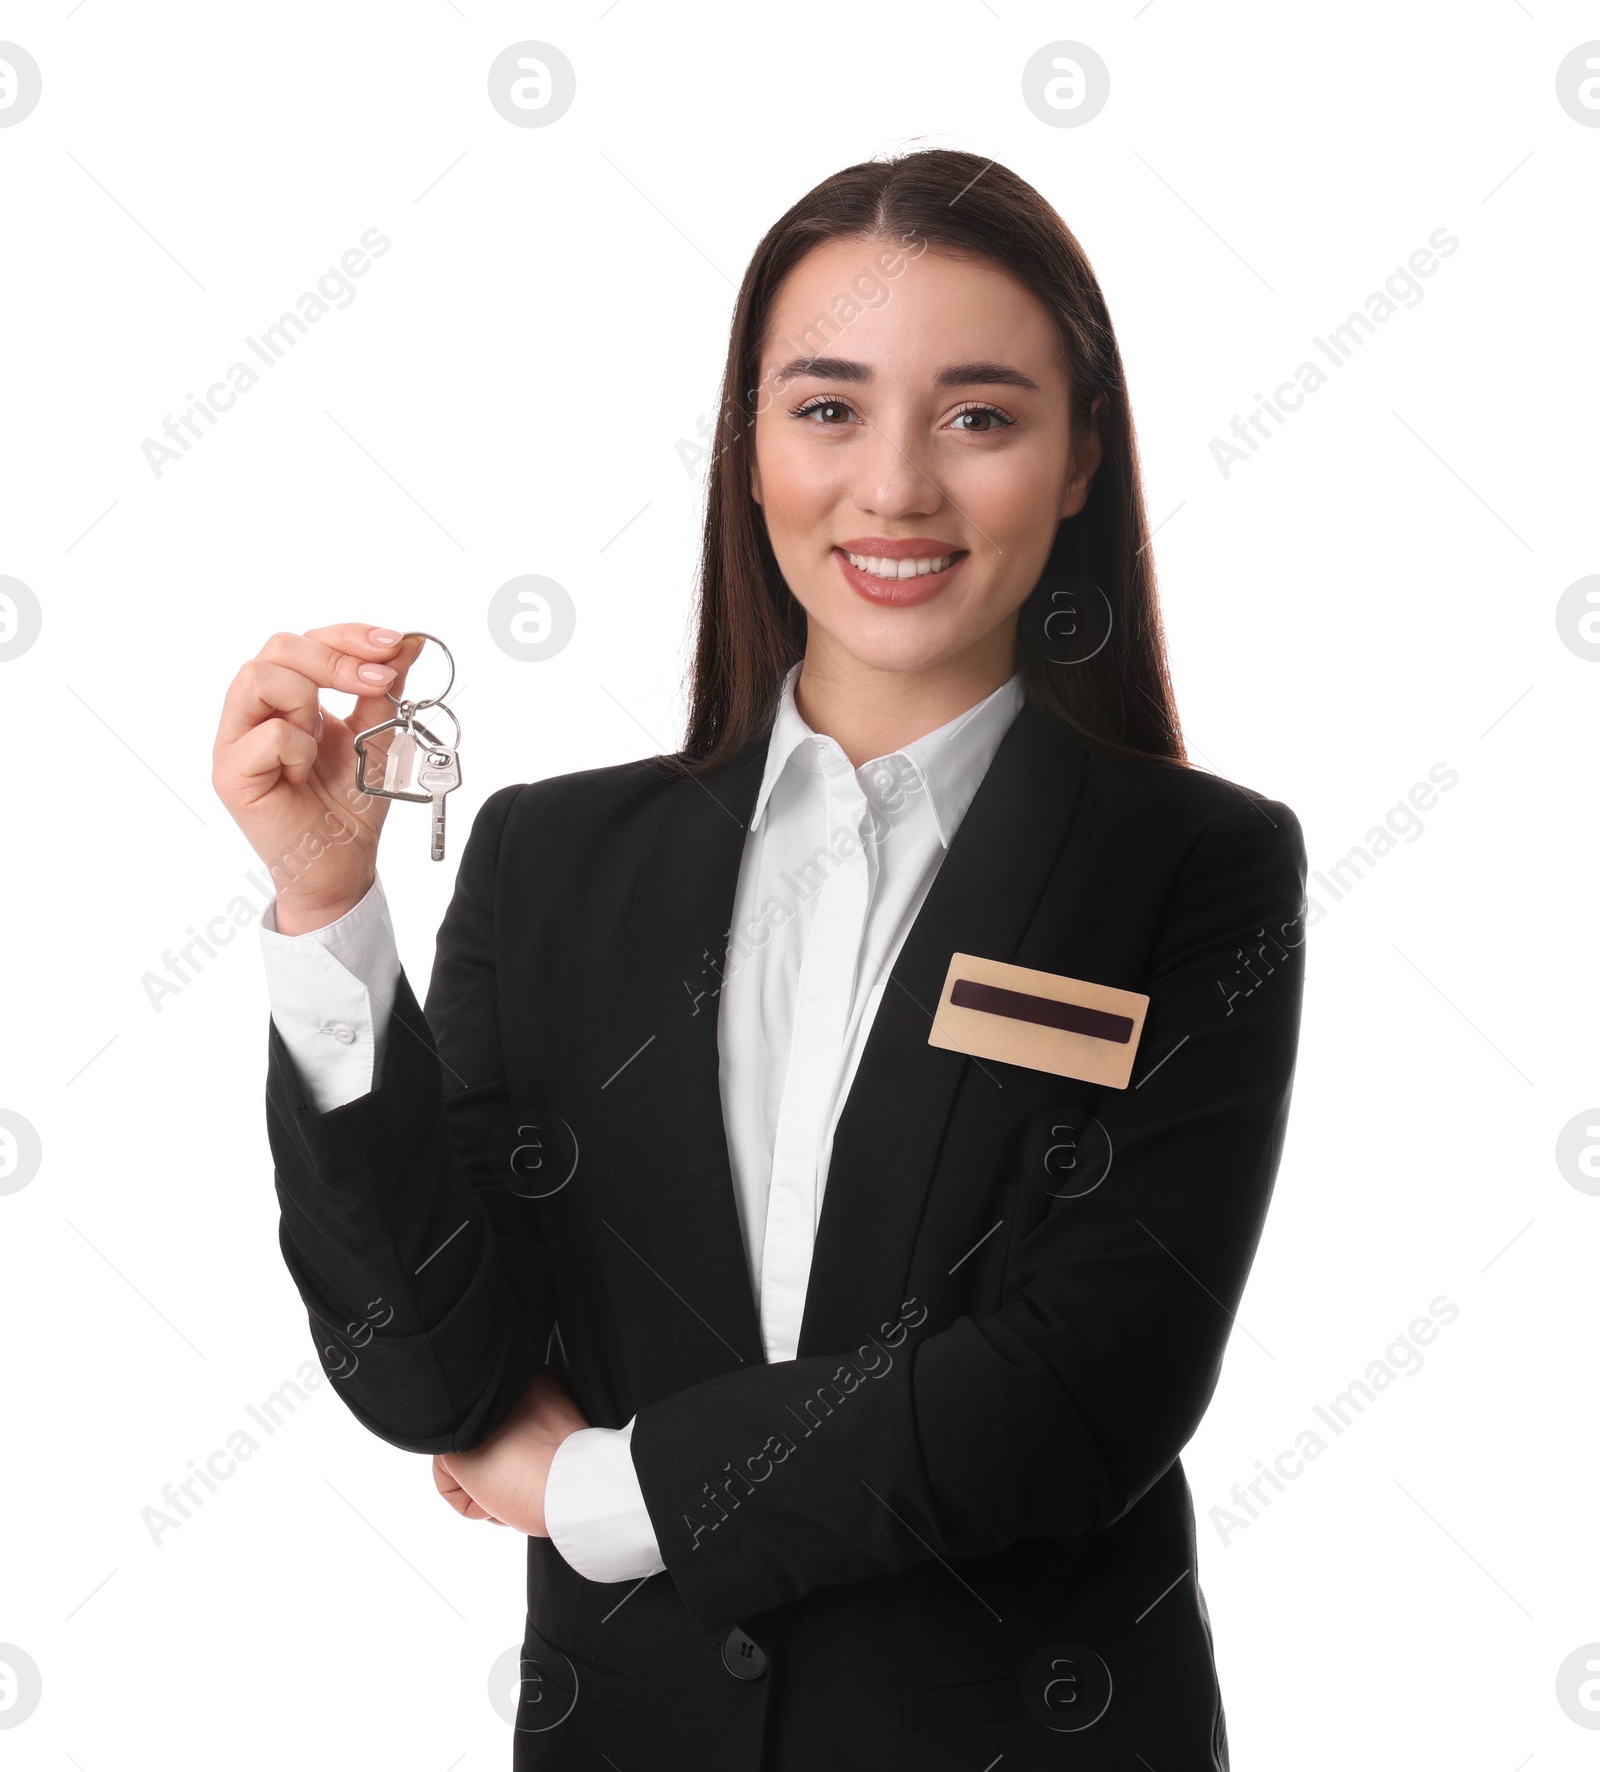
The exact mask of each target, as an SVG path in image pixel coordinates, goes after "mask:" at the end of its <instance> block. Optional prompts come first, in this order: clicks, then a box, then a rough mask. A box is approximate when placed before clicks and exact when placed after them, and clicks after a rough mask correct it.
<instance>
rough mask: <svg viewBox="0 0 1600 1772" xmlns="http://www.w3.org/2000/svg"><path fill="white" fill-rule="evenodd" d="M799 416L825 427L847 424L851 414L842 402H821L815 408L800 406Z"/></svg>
mask: <svg viewBox="0 0 1600 1772" xmlns="http://www.w3.org/2000/svg"><path fill="white" fill-rule="evenodd" d="M799 416H800V417H801V418H814V419H818V420H820V421H821V423H823V424H825V425H843V424H849V422H850V418H851V412H850V408H849V407H848V406H846V405H845V403H844V402H843V401H842V400H823V401H821V402H819V404H817V405H816V406H802V407H801V408H800V412H799Z"/></svg>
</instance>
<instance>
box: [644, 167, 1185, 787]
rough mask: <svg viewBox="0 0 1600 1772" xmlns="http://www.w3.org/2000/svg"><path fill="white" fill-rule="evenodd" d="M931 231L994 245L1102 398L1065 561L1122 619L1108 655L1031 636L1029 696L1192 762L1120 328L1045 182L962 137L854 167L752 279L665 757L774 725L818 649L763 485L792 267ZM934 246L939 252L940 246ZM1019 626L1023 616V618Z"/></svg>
mask: <svg viewBox="0 0 1600 1772" xmlns="http://www.w3.org/2000/svg"><path fill="white" fill-rule="evenodd" d="M851 238H860V239H868V240H870V239H876V238H882V239H886V240H891V241H899V242H901V243H902V245H905V244H906V243H910V242H914V241H915V242H925V243H926V246H934V247H939V246H943V247H948V248H951V249H953V250H955V251H958V252H962V253H968V254H974V255H977V256H980V257H983V258H986V259H989V260H991V261H992V262H994V263H995V264H998V265H1000V266H1002V267H1004V268H1005V269H1006V270H1008V271H1010V272H1011V273H1012V275H1013V276H1015V277H1017V278H1018V279H1019V280H1020V281H1021V282H1022V283H1023V285H1024V286H1025V287H1026V288H1028V289H1030V290H1032V291H1033V293H1034V294H1035V295H1036V296H1038V297H1039V299H1040V300H1041V301H1042V302H1043V303H1044V305H1045V306H1046V308H1048V309H1049V311H1050V313H1051V314H1052V315H1053V316H1054V318H1055V321H1056V324H1057V326H1058V327H1059V328H1060V333H1061V340H1062V345H1063V348H1064V351H1065V357H1066V364H1067V370H1068V375H1069V377H1070V385H1071V389H1072V411H1071V421H1070V422H1071V425H1072V429H1073V433H1074V435H1082V434H1084V433H1085V431H1086V429H1087V426H1088V423H1089V409H1090V406H1091V404H1092V403H1093V401H1094V399H1095V397H1096V396H1097V395H1102V394H1103V395H1104V396H1105V400H1104V404H1103V406H1102V408H1101V412H1100V426H1101V436H1102V439H1103V442H1104V455H1103V458H1102V461H1101V465H1100V468H1099V471H1098V473H1097V474H1096V475H1095V479H1094V484H1093V486H1092V488H1091V490H1090V493H1089V500H1088V503H1087V504H1086V505H1085V507H1084V509H1083V510H1082V511H1081V512H1080V513H1079V514H1078V516H1076V517H1075V518H1072V519H1070V520H1068V521H1067V522H1066V523H1064V524H1062V525H1061V529H1060V532H1059V534H1058V537H1057V544H1056V550H1055V553H1054V555H1053V559H1054V560H1055V561H1056V562H1057V563H1058V564H1059V565H1061V566H1063V567H1065V569H1066V570H1067V571H1070V572H1071V573H1073V574H1075V575H1076V576H1078V577H1080V578H1084V579H1088V580H1089V581H1091V582H1092V583H1093V584H1095V585H1098V586H1099V587H1100V589H1101V590H1102V591H1103V592H1104V593H1105V597H1106V599H1107V601H1108V602H1109V605H1110V618H1111V629H1110V638H1109V640H1108V641H1107V643H1106V644H1105V645H1103V646H1101V647H1100V649H1099V650H1098V651H1097V652H1096V653H1095V654H1094V656H1093V657H1092V658H1090V659H1088V660H1086V661H1084V662H1081V663H1075V664H1056V663H1051V662H1048V661H1047V660H1046V659H1044V658H1043V657H1041V656H1040V654H1039V653H1038V652H1037V651H1035V650H1034V649H1033V648H1031V647H1029V646H1028V645H1026V644H1024V643H1023V641H1022V639H1021V638H1020V633H1019V641H1018V652H1017V667H1018V669H1020V670H1021V671H1022V673H1023V683H1024V688H1025V691H1026V695H1027V699H1028V700H1029V702H1030V703H1032V704H1034V705H1035V706H1037V707H1038V708H1039V709H1040V710H1041V711H1042V712H1043V713H1044V714H1045V715H1046V716H1047V717H1048V718H1050V719H1051V720H1053V721H1055V722H1057V723H1058V724H1059V725H1061V726H1063V727H1065V728H1066V729H1067V730H1068V731H1070V732H1071V733H1073V734H1074V735H1075V736H1076V737H1078V738H1079V739H1081V740H1084V741H1086V742H1088V743H1089V744H1091V745H1093V746H1097V747H1100V748H1103V749H1105V750H1108V751H1113V752H1118V753H1121V754H1124V755H1133V756H1143V757H1150V758H1160V759H1165V760H1168V761H1173V762H1178V763H1184V762H1186V761H1187V758H1186V755H1185V751H1184V745H1183V737H1182V734H1181V731H1180V729H1179V724H1178V714H1177V708H1176V706H1175V704H1174V701H1173V696H1172V686H1171V682H1170V680H1169V677H1168V672H1167V659H1166V647H1165V643H1164V640H1163V636H1162V629H1161V612H1160V607H1159V604H1158V602H1157V598H1156V585H1155V573H1154V569H1153V567H1152V565H1151V561H1150V553H1149V544H1150V534H1149V527H1148V524H1147V521H1146V517H1145V508H1144V493H1143V489H1142V487H1141V485H1140V479H1139V454H1138V447H1137V445H1136V443H1135V441H1134V431H1133V417H1132V414H1131V412H1130V411H1129V408H1128V391H1127V385H1126V382H1125V380H1124V378H1123V370H1122V357H1121V353H1120V352H1119V351H1118V349H1117V340H1116V334H1115V333H1114V332H1113V330H1112V326H1111V317H1110V315H1109V314H1108V313H1107V311H1106V303H1105V297H1104V296H1103V295H1102V294H1101V292H1100V285H1099V283H1098V282H1097V281H1096V280H1095V275H1094V272H1093V271H1092V270H1091V269H1090V267H1089V261H1088V259H1087V258H1086V257H1085V256H1084V251H1083V248H1082V247H1081V246H1080V245H1079V244H1078V242H1077V241H1076V240H1075V239H1074V238H1073V236H1072V234H1071V232H1070V231H1069V230H1068V228H1067V226H1066V224H1065V223H1064V222H1063V221H1062V219H1061V217H1060V216H1059V215H1058V214H1057V213H1056V211H1055V210H1054V209H1053V208H1052V207H1051V205H1050V204H1049V203H1047V202H1046V201H1045V199H1044V198H1043V197H1042V196H1041V195H1040V194H1039V192H1038V191H1036V190H1035V189H1034V188H1033V186H1032V185H1030V184H1028V183H1027V182H1026V181H1025V180H1023V179H1020V178H1018V177H1017V175H1016V174H1015V173H1014V172H1010V171H1008V170H1007V169H1006V168H1005V167H1003V166H1000V165H998V164H996V163H994V162H992V161H984V160H982V159H980V158H979V157H978V156H977V155H975V154H964V153H958V152H955V151H953V150H950V149H945V148H933V149H926V150H922V151H918V152H914V153H908V154H904V155H901V156H899V157H896V158H893V159H889V160H877V161H864V162H863V163H862V164H861V165H859V166H847V167H846V168H845V169H844V170H843V171H842V172H836V173H835V174H834V175H833V176H832V177H831V178H827V179H824V180H823V182H822V183H821V184H820V185H818V186H817V187H816V188H815V190H812V191H808V192H807V193H806V195H805V196H803V197H802V198H801V199H800V201H799V202H798V203H796V204H795V205H794V206H793V208H791V209H790V210H789V211H788V212H787V213H786V214H785V215H783V216H781V217H780V218H779V219H778V221H777V222H776V223H774V225H773V226H772V227H771V228H770V229H769V230H768V232H767V234H766V236H765V238H764V239H763V240H762V241H761V244H760V245H759V246H758V247H757V248H756V250H755V255H754V257H753V258H752V259H751V260H750V265H749V268H748V269H747V270H746V272H745V274H744V281H743V283H742V284H740V286H739V296H738V301H737V303H736V304H735V307H734V312H733V327H732V332H731V335H730V337H729V340H728V360H727V366H726V368H725V370H724V372H723V379H722V396H721V401H720V405H719V411H718V417H717V423H716V427H715V430H714V432H713V457H712V463H711V470H710V484H709V487H708V491H707V503H706V518H705V530H704V537H703V541H702V547H701V563H700V587H699V596H698V599H697V604H696V616H695V620H696V629H697V632H696V640H695V649H694V664H693V673H692V677H691V681H690V695H689V722H688V732H687V735H686V737H685V739H684V744H683V748H682V750H681V751H679V752H678V753H676V755H674V756H670V757H663V758H661V759H660V761H661V762H662V763H664V764H667V765H669V766H670V767H672V768H674V769H675V770H677V771H679V772H682V773H686V774H691V775H700V774H703V773H705V772H707V771H709V770H712V769H715V768H717V767H719V766H720V765H722V764H724V763H726V762H727V761H728V760H729V759H730V758H732V757H733V756H735V755H736V754H737V753H738V752H740V751H741V750H743V749H744V747H745V746H746V745H747V744H749V743H750V742H751V740H752V739H753V738H754V737H755V736H756V735H757V734H758V733H760V732H762V731H764V730H765V729H766V727H767V726H768V725H769V724H770V722H771V719H772V716H773V714H774V713H775V711H776V708H777V700H778V693H779V690H780V688H781V686H782V681H783V676H784V673H785V672H786V671H787V670H788V669H789V667H790V666H791V665H792V664H794V662H795V661H796V660H797V659H799V658H800V657H802V656H803V654H804V652H805V647H806V613H805V609H804V608H803V606H802V605H801V604H800V602H799V601H798V600H797V599H796V597H795V595H794V593H793V592H792V591H791V590H790V589H789V587H788V585H787V584H785V583H784V579H783V574H782V573H781V572H780V571H779V570H778V562H777V560H776V558H775V557H774V555H773V552H772V546H771V544H770V542H769V541H768V539H767V530H766V523H765V520H764V518H763V517H762V515H761V509H760V506H759V505H758V504H757V503H756V502H755V500H754V498H752V496H751V493H750V480H751V475H750V470H751V465H752V462H753V460H754V454H755V435H754V433H755V416H756V406H757V401H758V399H759V398H760V394H761V390H760V386H759V383H760V374H761V364H760V353H761V349H762V346H763V343H764V340H765V335H766V329H767V319H768V316H769V314H770V313H771V310H772V304H773V300H774V297H775V296H776V294H777V292H778V289H779V286H780V285H781V284H782V282H783V280H784V278H785V277H786V276H787V275H788V274H789V272H790V271H791V270H792V269H793V268H794V266H795V265H796V264H797V263H798V262H799V261H800V259H801V258H803V257H804V256H805V254H806V253H807V252H809V251H810V250H811V249H812V248H813V247H815V246H818V245H820V244H822V243H823V242H824V241H829V240H840V239H851ZM926 246H925V247H924V250H925V249H926ZM1020 625H1021V624H1020V623H1019V629H1020Z"/></svg>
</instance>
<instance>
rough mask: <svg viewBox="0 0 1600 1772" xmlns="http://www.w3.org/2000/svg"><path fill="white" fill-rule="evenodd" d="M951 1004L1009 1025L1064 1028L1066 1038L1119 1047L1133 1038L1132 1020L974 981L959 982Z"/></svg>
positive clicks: (1080, 1005) (1074, 1004)
mask: <svg viewBox="0 0 1600 1772" xmlns="http://www.w3.org/2000/svg"><path fill="white" fill-rule="evenodd" d="M950 1001H951V1002H952V1003H953V1004H954V1005H955V1007H956V1008H958V1009H981V1010H982V1011H983V1012H984V1014H986V1015H1003V1016H1005V1017H1006V1018H1007V1019H1008V1020H1010V1021H1032V1022H1037V1023H1038V1025H1039V1026H1040V1027H1047V1028H1064V1029H1065V1030H1066V1031H1067V1032H1068V1033H1069V1034H1087V1035H1088V1036H1089V1037H1090V1039H1092V1040H1111V1041H1114V1042H1115V1043H1116V1044H1117V1045H1118V1046H1126V1045H1127V1043H1128V1041H1129V1040H1130V1039H1131V1038H1132V1036H1133V1018H1132V1017H1131V1016H1128V1015H1111V1014H1108V1013H1107V1011H1105V1010H1104V1009H1090V1008H1088V1007H1087V1006H1086V1005H1084V1004H1082V1003H1060V1002H1057V1000H1056V999H1055V998H1054V997H1035V996H1033V995H1032V994H1031V993H1029V992H1027V991H1008V990H1003V989H1002V988H1001V987H1000V986H999V985H997V984H979V983H978V981H977V979H975V978H958V979H957V980H956V982H955V985H954V988H953V989H952V990H951V992H950Z"/></svg>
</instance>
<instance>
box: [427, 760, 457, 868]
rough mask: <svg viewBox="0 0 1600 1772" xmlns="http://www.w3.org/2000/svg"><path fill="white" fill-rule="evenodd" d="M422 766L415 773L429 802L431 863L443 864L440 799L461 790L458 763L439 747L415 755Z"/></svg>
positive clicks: (442, 804) (442, 801)
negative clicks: (430, 806)
mask: <svg viewBox="0 0 1600 1772" xmlns="http://www.w3.org/2000/svg"><path fill="white" fill-rule="evenodd" d="M419 756H420V758H421V763H422V766H421V768H420V769H418V771H417V786H418V787H419V788H422V789H425V790H426V792H427V793H428V795H429V797H430V798H431V799H432V801H433V848H432V852H431V853H432V855H433V859H434V860H435V861H443V860H444V797H445V795H446V794H448V793H451V792H453V791H454V790H455V789H456V788H458V787H460V786H461V761H460V758H459V757H458V756H457V754H456V752H454V751H453V750H449V749H447V748H445V747H444V746H442V745H441V746H440V747H439V748H438V749H437V750H424V751H421V752H419Z"/></svg>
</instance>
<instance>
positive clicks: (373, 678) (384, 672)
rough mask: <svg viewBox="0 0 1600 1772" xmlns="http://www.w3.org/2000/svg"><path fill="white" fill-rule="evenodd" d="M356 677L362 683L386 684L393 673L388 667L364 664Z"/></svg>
mask: <svg viewBox="0 0 1600 1772" xmlns="http://www.w3.org/2000/svg"><path fill="white" fill-rule="evenodd" d="M356 675H357V676H358V677H359V678H360V679H361V680H362V682H363V683H387V682H389V681H390V680H391V679H392V678H393V676H394V671H393V670H392V669H391V668H390V667H389V666H388V665H375V664H364V665H363V666H362V667H361V669H360V670H359V671H357V672H356Z"/></svg>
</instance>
